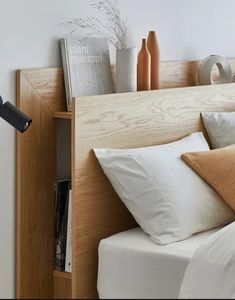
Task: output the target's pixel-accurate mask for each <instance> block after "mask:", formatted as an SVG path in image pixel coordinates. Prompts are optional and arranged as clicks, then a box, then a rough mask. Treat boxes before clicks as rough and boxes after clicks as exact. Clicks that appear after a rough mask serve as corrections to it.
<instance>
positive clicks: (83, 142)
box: [72, 83, 235, 298]
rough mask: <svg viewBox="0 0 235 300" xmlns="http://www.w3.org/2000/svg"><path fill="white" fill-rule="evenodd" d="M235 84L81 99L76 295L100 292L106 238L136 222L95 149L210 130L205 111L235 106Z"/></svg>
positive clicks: (76, 128) (77, 115)
mask: <svg viewBox="0 0 235 300" xmlns="http://www.w3.org/2000/svg"><path fill="white" fill-rule="evenodd" d="M234 110H235V84H234V83H232V84H227V85H217V86H204V87H191V88H181V89H166V90H160V91H152V92H139V93H129V94H115V95H106V96H96V97H85V98H79V99H76V100H75V102H74V116H73V140H74V143H75V145H74V149H75V150H74V153H73V163H72V166H73V178H74V182H73V187H72V188H73V200H74V206H73V213H74V215H73V226H74V227H73V228H74V231H73V241H75V243H74V245H73V252H74V253H73V255H74V256H73V257H74V261H73V283H72V286H73V297H75V298H92V297H93V298H94V297H96V296H97V291H96V276H97V254H98V253H97V248H98V244H99V241H100V240H101V239H102V238H105V237H107V236H110V235H111V234H114V233H116V232H119V231H122V230H124V229H128V228H131V227H132V226H135V223H134V222H133V219H132V218H131V217H130V216H129V214H128V213H127V210H126V209H125V208H124V206H123V205H122V204H121V200H120V199H119V198H118V197H117V195H116V194H115V192H114V190H113V188H112V186H111V184H110V183H109V182H108V180H107V178H106V177H105V175H104V174H103V172H102V170H101V167H100V166H99V164H98V162H97V160H96V158H95V156H94V154H93V151H92V149H93V148H95V147H101V148H106V147H111V148H132V147H143V146H150V145H156V144H162V143H167V142H170V141H173V140H176V139H179V138H182V137H183V136H185V135H187V134H189V133H192V132H196V131H201V130H203V131H204V127H203V124H202V121H201V119H200V112H202V111H234Z"/></svg>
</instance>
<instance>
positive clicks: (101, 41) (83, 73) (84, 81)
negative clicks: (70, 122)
mask: <svg viewBox="0 0 235 300" xmlns="http://www.w3.org/2000/svg"><path fill="white" fill-rule="evenodd" d="M60 45H61V55H62V64H63V70H64V81H65V91H66V100H67V109H68V111H71V101H72V98H73V97H80V96H91V95H101V94H111V93H113V82H112V73H111V66H110V57H109V47H108V41H107V39H105V38H72V37H66V38H63V39H61V40H60Z"/></svg>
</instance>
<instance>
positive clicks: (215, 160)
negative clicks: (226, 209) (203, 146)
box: [181, 145, 235, 211]
mask: <svg viewBox="0 0 235 300" xmlns="http://www.w3.org/2000/svg"><path fill="white" fill-rule="evenodd" d="M181 157H182V159H183V161H184V162H185V163H186V164H187V165H188V166H189V167H190V168H192V169H193V170H194V171H195V172H196V173H197V174H198V175H199V176H200V177H201V178H203V179H204V180H205V181H206V182H207V183H209V184H210V185H211V186H212V187H213V188H214V189H215V190H216V191H217V193H218V194H219V195H220V196H221V197H222V198H223V200H224V201H225V202H226V203H227V204H228V205H229V206H230V207H231V208H232V209H233V210H234V211H235V145H231V146H228V147H224V148H220V149H216V150H211V151H202V152H190V153H184V154H182V155H181Z"/></svg>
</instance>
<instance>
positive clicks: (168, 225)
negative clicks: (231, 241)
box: [94, 132, 235, 245]
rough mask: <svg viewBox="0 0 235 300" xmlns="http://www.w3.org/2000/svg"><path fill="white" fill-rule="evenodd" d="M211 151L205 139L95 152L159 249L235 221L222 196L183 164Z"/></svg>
mask: <svg viewBox="0 0 235 300" xmlns="http://www.w3.org/2000/svg"><path fill="white" fill-rule="evenodd" d="M206 150H209V146H208V144H207V141H206V140H205V138H204V136H203V133H201V132H198V133H193V134H191V135H189V136H187V137H185V138H183V139H181V140H178V141H176V142H173V143H169V144H165V145H159V146H153V147H145V148H135V149H94V152H95V155H96V157H97V159H98V160H99V163H100V165H101V166H102V168H103V170H104V172H105V174H106V175H107V177H108V178H109V180H110V182H111V183H112V185H113V187H114V189H115V191H116V192H117V194H118V195H119V197H120V199H121V200H122V201H123V202H124V204H125V205H126V207H127V208H128V209H129V211H130V212H131V213H132V215H133V216H134V218H135V219H136V221H137V222H138V224H139V225H140V226H141V227H142V229H143V230H144V231H145V232H146V233H147V234H149V235H150V237H151V239H152V240H153V241H154V242H155V243H157V244H160V245H165V244H169V243H172V242H176V241H180V240H183V239H186V238H188V237H190V236H191V235H192V234H194V233H196V232H200V231H204V230H208V229H211V228H215V227H219V226H222V225H225V224H227V223H230V222H232V221H234V220H235V215H234V213H233V211H232V210H231V209H230V208H229V207H228V206H227V205H226V204H225V203H224V201H223V200H222V199H221V198H220V197H219V196H218V194H217V193H216V192H215V191H214V190H213V188H211V187H210V186H209V185H208V184H207V183H206V182H205V181H203V180H202V179H201V178H200V177H199V176H198V175H197V174H196V173H194V171H192V170H191V169H190V168H189V167H188V166H187V165H186V164H185V163H184V162H183V161H182V160H181V154H183V153H185V152H193V151H206Z"/></svg>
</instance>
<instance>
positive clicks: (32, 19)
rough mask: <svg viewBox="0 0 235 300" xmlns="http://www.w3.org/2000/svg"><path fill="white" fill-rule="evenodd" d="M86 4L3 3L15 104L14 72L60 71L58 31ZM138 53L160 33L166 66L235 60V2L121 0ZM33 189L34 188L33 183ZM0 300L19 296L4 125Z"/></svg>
mask: <svg viewBox="0 0 235 300" xmlns="http://www.w3.org/2000/svg"><path fill="white" fill-rule="evenodd" d="M89 3H90V2H89V1H87V0H40V1H39V0H20V1H19V0H0V38H1V43H0V93H1V95H2V96H3V97H4V98H5V99H6V100H10V101H11V102H12V103H15V70H16V69H21V68H31V67H32V68H34V67H36V68H37V67H49V66H52V67H53V66H59V65H60V64H61V62H60V55H59V47H58V38H59V37H60V36H62V35H63V34H65V33H66V32H69V30H70V29H65V28H64V27H60V26H58V24H59V23H60V22H63V21H66V20H68V19H71V18H73V17H76V16H85V15H86V14H91V11H90V6H89ZM118 3H119V7H120V9H121V10H122V11H123V12H125V14H126V16H127V17H128V18H129V24H130V25H131V26H132V29H133V34H134V41H135V43H136V46H138V47H139V45H140V41H141V38H142V37H144V36H146V35H147V33H148V31H149V30H156V31H157V33H158V39H159V43H160V47H161V58H162V60H182V59H184V60H188V59H190V60H191V59H201V58H204V57H206V56H207V55H210V54H219V55H223V56H225V57H235V18H234V11H235V1H233V0H223V1H220V0H197V1H194V0H177V1H173V0H119V1H118ZM29 184H30V182H29ZM0 192H1V193H0V202H1V203H0V207H1V209H0V243H1V244H0V245H1V248H0V249H1V250H0V253H1V254H0V298H4V297H6V298H13V297H14V295H15V132H14V130H13V129H12V128H11V127H10V126H8V125H7V124H6V123H4V122H3V121H2V120H0Z"/></svg>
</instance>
